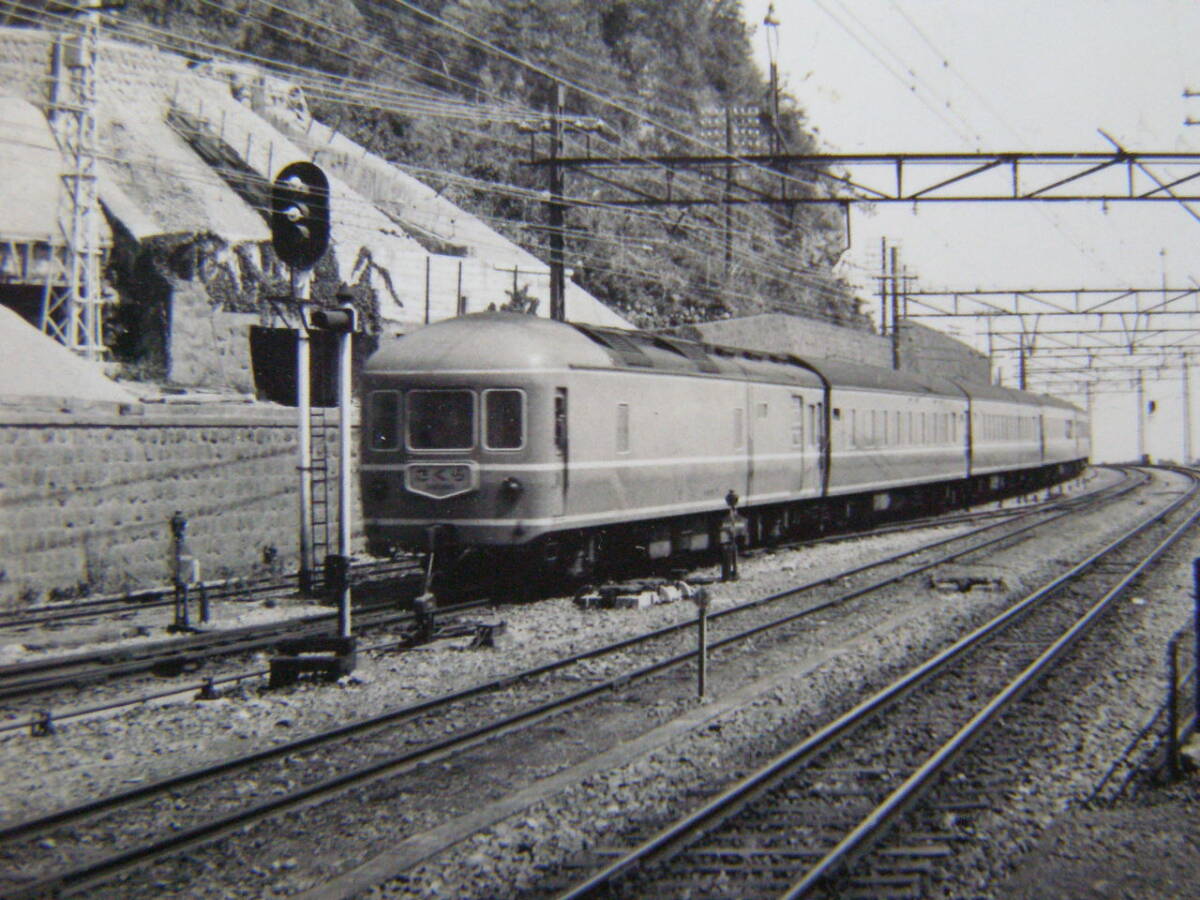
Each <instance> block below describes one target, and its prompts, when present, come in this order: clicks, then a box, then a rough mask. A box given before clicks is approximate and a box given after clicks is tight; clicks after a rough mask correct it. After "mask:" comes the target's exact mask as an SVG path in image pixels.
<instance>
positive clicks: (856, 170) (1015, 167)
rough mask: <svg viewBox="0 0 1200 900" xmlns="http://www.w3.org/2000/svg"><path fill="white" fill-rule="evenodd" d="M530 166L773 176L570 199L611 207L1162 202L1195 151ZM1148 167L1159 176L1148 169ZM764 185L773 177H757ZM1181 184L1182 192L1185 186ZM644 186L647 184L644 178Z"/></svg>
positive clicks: (1197, 172)
mask: <svg viewBox="0 0 1200 900" xmlns="http://www.w3.org/2000/svg"><path fill="white" fill-rule="evenodd" d="M528 164H529V165H532V166H551V165H557V166H561V167H562V168H564V169H573V170H602V169H607V170H612V171H641V172H642V173H643V177H644V176H645V175H649V174H652V173H657V175H658V176H662V174H663V173H664V172H665V173H667V177H669V174H670V173H672V172H679V171H692V172H701V173H704V172H706V170H713V169H720V170H721V172H722V173H723V172H724V171H725V170H727V169H733V170H735V171H738V172H742V173H748V174H747V175H746V177H747V178H750V177H752V176H753V175H755V174H757V175H769V176H772V177H773V178H774V179H775V182H776V184H775V187H774V189H773V190H766V189H760V190H762V196H759V197H756V198H751V197H738V198H733V199H728V198H726V199H722V198H706V197H698V196H670V195H669V194H667V193H666V192H665V191H655V192H654V193H655V194H656V195H658V196H657V197H656V198H655V199H648V198H646V197H644V196H642V197H628V196H623V195H620V194H617V195H615V196H612V197H606V198H603V199H599V198H595V197H592V198H570V200H571V202H583V203H602V204H604V205H611V206H618V207H620V206H650V205H664V204H668V203H669V204H671V205H676V206H689V205H706V204H719V203H733V204H750V203H776V204H789V205H790V204H819V203H826V204H828V203H847V202H854V203H918V202H922V203H929V202H943V203H946V202H953V203H967V202H1005V201H1008V202H1012V201H1040V202H1067V201H1093V202H1121V201H1141V202H1147V201H1149V202H1167V203H1178V202H1181V201H1183V202H1187V201H1200V153H1183V152H1140V151H1129V150H1124V149H1120V148H1117V149H1114V150H1112V151H1109V152H1082V153H1074V152H1028V153H1021V152H1002V153H982V152H980V153H858V154H839V153H828V154H824V153H775V154H751V155H723V154H711V155H698V156H687V155H679V154H666V155H660V156H591V155H589V156H561V157H557V158H553V157H538V158H534V159H531V160H530V161H529V163H528ZM1150 166H1154V167H1156V168H1158V169H1159V171H1161V172H1165V173H1166V174H1165V177H1159V176H1156V175H1152V174H1151V172H1150V171H1149V168H1148V167H1150ZM763 184H764V186H766V185H769V184H770V182H769V181H764V182H763ZM1181 189H1182V190H1181ZM640 190H643V191H644V190H645V184H644V183H643V184H642V185H641V187H640Z"/></svg>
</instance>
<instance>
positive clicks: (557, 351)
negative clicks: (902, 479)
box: [365, 311, 821, 387]
mask: <svg viewBox="0 0 1200 900" xmlns="http://www.w3.org/2000/svg"><path fill="white" fill-rule="evenodd" d="M571 367H574V368H601V369H612V368H618V369H629V370H635V371H636V370H639V369H640V370H646V371H656V372H664V373H677V374H684V375H715V376H720V377H725V378H735V379H754V380H765V381H776V382H782V383H785V384H796V385H805V386H812V387H818V386H820V384H821V378H820V376H819V375H817V374H816V373H815V372H814V371H813V370H812V369H811V367H809V366H807V365H806V364H805V363H803V362H802V361H800V360H798V359H796V358H795V357H786V356H780V355H777V354H767V353H755V352H753V351H748V350H736V349H733V348H728V347H714V346H711V345H707V344H699V343H696V342H695V341H688V340H684V339H682V338H675V337H669V336H661V335H655V334H649V333H647V332H640V331H625V330H622V329H617V328H602V327H598V326H593V325H584V324H575V323H572V324H567V323H563V322H555V321H551V320H549V319H543V318H539V317H536V316H529V315H525V314H522V313H510V312H495V311H493V312H484V313H472V314H471V315H467V316H460V317H458V318H456V319H446V320H443V321H441V322H436V323H434V324H432V325H429V326H427V327H425V328H421V329H419V330H417V331H414V332H411V333H410V334H407V335H405V336H404V337H402V338H400V339H399V340H395V341H390V342H385V343H382V344H381V345H380V348H379V350H377V351H376V352H375V353H374V354H372V356H371V357H370V359H369V360H368V361H367V363H366V366H365V370H366V371H367V372H369V373H379V374H386V373H389V372H429V371H445V370H447V369H451V368H452V369H472V370H476V369H478V370H492V369H500V370H507V371H521V370H536V369H549V368H571Z"/></svg>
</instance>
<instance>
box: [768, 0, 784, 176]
mask: <svg viewBox="0 0 1200 900" xmlns="http://www.w3.org/2000/svg"><path fill="white" fill-rule="evenodd" d="M763 27H764V28H765V29H766V31H767V56H768V57H769V59H770V80H771V98H770V99H771V155H772V156H775V155H778V153H779V151H780V150H781V149H782V143H783V142H782V141H781V140H780V131H779V62H778V59H779V20H778V19H777V18H775V4H774V3H771V4H769V5H768V6H767V14H766V16H765V17H764V18H763Z"/></svg>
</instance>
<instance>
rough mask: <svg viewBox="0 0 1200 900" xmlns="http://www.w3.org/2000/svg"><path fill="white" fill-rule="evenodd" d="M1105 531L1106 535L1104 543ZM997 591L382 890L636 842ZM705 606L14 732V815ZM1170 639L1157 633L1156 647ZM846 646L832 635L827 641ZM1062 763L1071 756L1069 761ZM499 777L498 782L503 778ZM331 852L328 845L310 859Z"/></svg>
mask: <svg viewBox="0 0 1200 900" xmlns="http://www.w3.org/2000/svg"><path fill="white" fill-rule="evenodd" d="M1116 518H1119V517H1117V516H1114V517H1113V519H1114V520H1115V519H1116ZM1109 527H1110V528H1111V530H1114V531H1115V530H1116V529H1117V527H1118V523H1117V522H1116V521H1113V522H1111V523H1109ZM965 529H966V526H959V527H957V528H956V529H940V530H938V531H936V532H935V530H933V529H922V530H920V531H913V532H911V533H900V534H891V535H886V536H881V537H877V538H868V539H863V540H859V541H854V542H846V543H838V544H830V545H822V546H817V547H812V548H808V549H805V550H802V551H795V552H783V553H776V554H762V555H759V556H757V557H755V558H753V559H748V560H745V561H744V562H743V566H742V575H743V580H742V581H741V582H738V583H736V584H731V585H715V586H714V587H713V588H712V595H713V603H712V608H713V609H714V610H715V609H720V608H723V607H724V606H728V605H730V604H732V603H734V602H738V601H740V600H744V599H748V598H749V597H751V596H758V595H761V594H765V593H768V592H770V591H772V590H776V589H780V588H782V587H784V586H790V585H793V584H795V583H796V582H798V581H810V580H814V579H816V578H818V577H821V576H822V575H824V574H832V573H834V572H837V571H841V570H844V569H845V568H848V567H850V566H851V565H853V564H860V563H862V562H864V561H866V560H868V559H870V558H874V557H883V556H886V555H889V554H891V553H894V552H897V551H898V550H900V549H902V548H905V547H908V546H913V545H915V544H919V543H925V542H928V541H929V540H930V539H931V537H932V535H933V534H935V533H945V534H949V533H952V532H953V531H955V530H958V531H961V530H965ZM1100 537H1101V535H1100V534H1099V530H1098V531H1097V534H1096V536H1095V539H1096V543H1099V540H1100ZM1076 543H1077V541H1076V540H1075V539H1074V538H1073V536H1071V535H1054V536H1052V537H1047V538H1045V539H1044V540H1041V541H1040V542H1039V543H1038V545H1037V546H1036V547H1028V546H1025V547H1024V549H1021V548H1018V549H1017V550H1015V551H1011V552H1010V554H1009V555H1008V556H1007V557H1006V561H1005V562H1004V563H1003V564H1002V565H996V564H994V563H993V564H992V565H991V566H989V568H990V569H997V570H999V576H1000V577H1001V578H1003V579H1004V581H1005V583H1006V584H1008V585H1009V586H1010V588H1016V587H1019V586H1021V584H1023V583H1025V581H1026V579H1027V578H1032V577H1033V575H1034V574H1036V570H1038V569H1040V568H1043V567H1044V565H1045V563H1046V562H1047V560H1053V559H1055V558H1056V557H1059V558H1063V559H1070V558H1078V556H1079V555H1080V554H1079V551H1078V549H1077V548H1075V546H1074V545H1075V544H1076ZM701 574H703V575H710V576H711V575H712V574H713V573H712V572H711V571H710V572H704V573H701ZM1182 596H1186V591H1184V592H1183V594H1182ZM996 602H997V598H996V597H995V595H994V594H989V593H988V592H986V591H972V592H970V593H966V594H962V595H960V596H948V595H945V594H942V593H940V592H937V593H932V594H930V595H929V596H927V597H925V598H917V600H916V601H914V602H913V604H912V605H911V606H909V607H907V611H905V612H902V611H900V607H899V606H898V607H897V614H896V615H894V616H891V617H888V616H886V615H884V614H879V615H877V616H876V617H875V618H874V619H873V620H872V621H873V622H874V623H875V627H874V629H873V630H868V631H867V632H866V633H864V634H862V635H860V636H859V637H858V639H857V641H858V643H857V645H855V646H848V647H844V648H840V649H838V650H837V651H836V652H835V653H833V654H832V655H831V658H830V659H828V660H826V661H825V664H824V665H823V666H821V667H820V668H817V669H814V670H812V671H810V672H808V673H806V674H804V675H803V676H801V677H799V678H793V679H789V678H787V677H786V675H785V676H780V675H778V674H776V673H773V672H771V671H770V665H769V664H768V663H769V662H773V661H768V660H765V659H764V660H763V662H762V665H761V666H760V668H762V669H763V671H761V672H760V673H759V675H760V676H761V678H762V681H763V687H764V690H763V691H762V693H761V695H759V696H757V697H756V698H755V699H753V700H750V701H747V703H746V704H745V705H744V707H743V708H742V709H741V710H740V711H739V712H737V713H736V714H730V715H725V716H721V717H720V718H718V719H716V720H714V721H712V722H711V723H710V724H708V725H707V726H706V727H705V728H703V729H701V730H700V731H699V732H698V733H696V734H694V735H692V736H690V737H689V738H688V739H687V740H685V741H680V742H678V744H671V745H668V746H667V747H664V748H662V749H660V750H658V751H655V752H653V753H650V754H648V755H645V756H644V757H641V758H638V759H636V760H633V761H631V762H628V763H626V764H624V765H621V766H618V767H616V768H613V769H611V770H609V771H606V772H604V773H602V774H598V775H595V776H592V777H590V778H588V779H585V780H583V781H581V782H580V783H579V784H578V785H577V786H575V787H573V788H571V789H569V790H567V791H565V792H563V793H562V794H561V795H559V796H558V797H555V798H552V799H551V800H548V801H545V802H542V803H538V804H534V805H533V806H530V807H529V808H528V809H526V810H524V811H522V812H521V813H519V814H517V815H514V816H512V817H511V818H509V819H506V820H505V821H503V822H501V823H500V824H498V825H496V826H495V827H493V828H491V829H489V830H487V831H485V832H484V833H482V834H480V835H479V836H477V837H475V838H472V839H470V840H468V841H466V842H464V843H462V844H461V845H460V846H458V847H456V848H454V849H452V850H450V851H448V852H446V853H443V854H442V855H441V856H439V857H437V858H435V859H433V860H431V861H430V862H429V863H428V864H426V865H425V866H423V867H420V868H418V869H416V870H413V871H412V872H410V873H409V874H408V875H407V876H406V877H405V878H403V879H397V880H395V881H393V882H391V883H389V884H388V885H386V886H385V887H384V888H381V889H379V890H378V891H376V892H375V893H378V894H380V895H386V896H429V897H444V896H456V897H471V896H479V897H484V896H486V897H499V896H508V895H510V894H512V893H513V892H514V891H516V892H519V891H530V890H534V889H535V888H536V886H537V885H539V884H540V883H542V882H543V880H544V879H545V878H546V876H547V873H548V872H549V871H550V870H552V869H554V868H555V867H556V866H558V865H560V864H561V863H562V862H564V861H565V860H568V859H569V858H570V856H571V854H573V853H575V852H576V851H578V850H580V849H583V848H585V847H595V846H597V845H604V844H606V843H609V842H612V843H614V844H618V845H621V844H624V843H626V842H627V840H628V838H627V837H625V833H628V829H629V828H630V827H631V826H632V827H633V828H635V829H636V828H638V827H644V826H645V824H646V823H653V822H654V821H656V820H657V819H659V818H661V817H663V816H666V815H668V814H670V813H673V812H675V811H677V809H678V803H679V799H680V797H683V796H688V795H692V796H695V797H699V796H701V795H703V794H705V793H708V792H710V791H711V790H713V789H714V786H715V785H717V784H719V783H720V782H721V781H722V780H724V779H727V778H728V777H730V775H732V774H736V773H737V772H739V771H743V770H745V769H746V768H748V767H749V766H750V765H751V764H752V763H753V762H755V761H757V760H758V759H760V758H761V757H762V756H763V755H764V754H766V753H767V752H769V750H770V748H771V742H772V741H776V742H777V741H779V740H782V739H783V738H785V737H787V736H790V735H791V733H792V732H794V731H795V728H796V726H795V724H794V723H795V721H796V719H797V712H798V711H799V712H801V713H803V716H802V719H803V721H811V720H812V719H814V718H819V717H820V716H821V715H822V714H824V713H827V712H828V711H829V708H830V704H832V703H835V702H836V701H837V698H839V697H842V696H844V695H846V694H847V693H848V692H849V690H850V688H852V687H853V686H854V685H858V684H863V683H869V682H870V681H871V680H872V679H873V678H875V677H876V676H877V675H878V670H879V668H880V666H881V665H884V666H885V667H886V665H888V664H891V665H897V664H899V663H900V662H902V661H903V660H905V659H907V658H909V657H911V656H913V655H914V654H915V653H916V652H918V651H919V650H922V649H924V648H926V647H928V646H933V645H937V644H938V643H940V642H942V641H944V639H945V634H946V633H947V632H948V631H949V630H953V629H956V628H959V627H961V626H962V624H963V622H964V621H966V620H969V619H972V618H973V617H977V616H979V615H982V614H983V612H984V611H985V610H986V608H988V607H989V606H991V605H994V604H995V603H996ZM1160 605H1162V606H1166V605H1168V604H1160ZM694 614H695V613H694V608H693V607H691V605H690V604H668V605H663V606H656V607H652V608H650V609H646V610H639V611H631V610H612V611H598V610H579V609H577V608H576V607H575V606H574V605H573V604H572V603H571V601H570V600H569V599H567V598H563V599H559V600H551V601H545V602H542V603H537V604H533V605H530V606H526V607H505V608H503V609H502V610H501V611H500V612H499V615H500V617H501V618H503V619H505V620H506V623H507V626H508V636H507V637H506V639H505V640H504V642H503V648H502V649H501V650H500V651H472V650H467V649H466V641H456V642H440V643H438V644H435V645H432V646H430V647H426V648H422V649H420V650H418V651H415V652H410V653H406V654H402V655H395V656H386V655H383V656H378V657H372V656H369V655H368V656H367V657H366V658H364V659H362V660H361V661H360V667H359V670H358V671H357V672H356V673H355V675H354V676H353V677H352V678H350V679H347V680H345V681H344V682H343V683H342V684H340V685H337V686H334V687H325V686H300V687H297V688H295V689H291V690H288V691H282V692H274V693H266V692H259V691H257V690H246V691H242V692H239V693H237V694H234V695H231V696H230V697H227V698H226V699H223V700H218V701H212V702H207V703H201V702H191V701H182V702H181V701H178V700H175V701H170V702H165V703H161V704H158V705H153V706H147V707H142V708H138V709H134V710H130V711H125V712H123V713H120V714H115V715H112V716H109V717H107V718H102V719H93V720H90V721H85V722H79V723H72V724H67V725H64V726H63V727H62V728H61V730H60V731H59V732H58V733H57V734H56V735H54V736H52V737H49V738H41V739H33V738H30V737H28V736H26V735H11V736H9V737H8V738H6V739H4V740H3V741H0V747H2V748H4V753H3V759H4V761H3V762H0V774H2V775H3V776H4V778H3V783H0V806H3V808H4V809H5V810H6V812H5V816H4V818H5V820H6V821H11V820H13V819H19V818H24V817H26V816H28V815H31V814H33V813H34V812H36V811H39V810H46V809H52V808H57V807H59V806H62V805H65V804H67V803H68V802H77V801H78V800H79V799H80V798H82V797H84V796H89V795H103V794H106V793H110V792H112V791H115V790H118V789H120V788H122V787H125V786H127V785H128V784H130V783H132V782H135V781H139V780H144V779H146V780H148V779H152V778H158V777H162V776H163V775H166V774H170V773H172V772H177V771H181V770H186V769H190V768H194V767H196V766H198V765H202V764H204V763H206V762H212V761H215V760H216V759H219V758H222V757H225V756H228V755H231V754H233V753H238V752H247V751H248V750H250V749H253V748H255V747H261V746H268V745H270V744H273V743H279V742H282V741H284V740H287V739H288V738H290V737H292V736H294V735H298V734H301V733H306V732H308V731H315V730H318V729H321V728H327V727H329V726H331V725H333V724H336V723H339V722H344V721H349V720H351V719H356V718H361V717H363V716H366V715H370V714H372V713H374V712H378V711H381V710H383V709H388V708H393V707H396V706H399V705H402V704H403V703H406V702H410V701H412V700H414V699H418V698H420V697H427V696H430V695H434V694H437V693H442V692H444V691H445V690H447V689H449V688H456V687H460V686H463V685H465V684H468V683H473V682H476V681H483V680H486V679H488V678H491V677H495V676H497V675H500V674H502V673H504V672H508V671H513V670H516V669H519V668H523V667H525V666H528V665H531V664H533V663H535V662H539V661H545V660H548V659H550V658H553V657H556V656H559V655H562V654H563V653H565V652H567V651H568V650H582V649H585V648H586V647H591V646H596V645H599V644H603V643H607V642H610V641H612V640H615V639H617V638H619V637H623V636H627V635H629V634H632V633H635V632H639V631H642V630H645V629H646V628H648V627H651V626H652V625H661V624H667V623H669V622H675V621H680V620H687V619H690V618H693V617H694ZM839 637H845V635H841V636H839ZM1156 639H1157V638H1156V637H1155V636H1150V637H1149V638H1147V640H1148V641H1149V642H1150V643H1153V641H1154V640H1156ZM834 640H835V638H834V636H832V635H831V636H830V643H831V644H832V643H833V642H834ZM1158 655H1159V656H1160V655H1161V654H1160V653H1159V654H1158ZM743 665H744V667H745V668H746V670H747V671H746V672H744V673H743V674H745V675H746V676H747V677H749V670H750V669H752V668H753V667H754V665H755V663H753V662H747V663H744V664H743ZM1137 678H1138V676H1137V674H1136V672H1135V673H1134V674H1131V675H1130V680H1136V679H1137ZM768 681H769V682H770V683H769V685H768V684H767V682H768ZM710 702H715V701H710ZM1095 708H1096V707H1093V709H1095ZM1126 719H1128V720H1130V721H1131V722H1132V724H1134V725H1136V724H1137V723H1138V721H1139V720H1138V719H1137V716H1136V715H1128V714H1126V715H1124V716H1123V717H1122V716H1120V715H1117V714H1114V715H1113V721H1114V722H1115V723H1116V724H1115V725H1114V727H1125V726H1126V725H1127V724H1128V723H1127V722H1126V721H1125V720H1126ZM1105 724H1106V726H1108V725H1110V724H1112V723H1109V722H1106V723H1105ZM584 737H586V735H585V736H584ZM1101 738H1102V739H1101V741H1100V743H1101V744H1102V745H1107V746H1108V747H1109V749H1111V747H1112V746H1115V745H1116V744H1117V743H1118V741H1116V740H1115V739H1114V738H1113V736H1112V734H1111V733H1110V734H1108V736H1107V738H1104V737H1103V735H1101ZM1063 765H1064V766H1069V761H1068V762H1064V763H1063ZM497 777H502V772H501V773H498V775H497ZM319 852H320V851H319V850H318V849H316V847H314V853H316V854H319ZM304 862H305V861H304V860H296V859H295V858H294V857H291V856H287V857H282V858H280V859H271V860H263V861H262V863H261V868H262V869H263V873H262V875H263V879H264V880H263V881H262V882H261V883H260V884H258V885H257V886H254V885H247V891H246V892H244V893H243V895H245V896H259V895H267V894H268V893H271V892H274V893H277V894H292V893H295V892H296V891H299V890H302V889H303V888H306V887H309V886H311V882H310V881H309V880H308V879H304V878H293V877H291V876H292V874H293V873H294V872H295V870H297V869H299V868H303V863H304ZM260 889H261V890H260Z"/></svg>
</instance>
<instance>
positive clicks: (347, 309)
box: [270, 162, 357, 686]
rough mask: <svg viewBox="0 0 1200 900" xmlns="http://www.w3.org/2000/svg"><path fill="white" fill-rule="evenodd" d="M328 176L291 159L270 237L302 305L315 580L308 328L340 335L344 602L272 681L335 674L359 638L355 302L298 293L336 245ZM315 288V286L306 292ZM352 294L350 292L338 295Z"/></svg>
mask: <svg viewBox="0 0 1200 900" xmlns="http://www.w3.org/2000/svg"><path fill="white" fill-rule="evenodd" d="M329 232H330V214H329V180H328V179H327V178H326V177H325V173H324V172H323V171H321V169H320V168H319V167H318V166H315V165H313V164H312V163H310V162H295V163H291V164H290V165H288V166H285V167H284V168H283V169H282V170H281V171H280V172H279V175H278V176H277V177H276V178H275V181H274V183H273V184H272V186H271V242H272V245H273V247H274V248H275V254H276V255H277V256H278V257H279V259H280V260H281V261H283V262H284V263H286V264H287V265H288V266H289V267H290V268H291V270H292V279H291V283H292V292H293V296H292V297H291V298H290V301H291V302H292V303H294V304H297V305H298V306H299V308H300V316H299V319H300V321H299V326H298V328H297V329H296V362H297V365H296V376H297V378H296V395H295V396H296V405H297V407H298V409H299V422H298V424H299V428H300V457H301V458H300V466H299V469H300V495H301V499H300V516H301V526H300V557H301V559H300V580H301V584H302V586H303V585H307V584H310V583H311V576H312V573H313V570H314V568H315V561H314V560H313V558H312V555H313V547H312V539H311V533H310V531H309V529H310V528H311V522H310V518H309V517H310V515H311V507H310V503H311V500H310V496H309V492H310V490H311V469H312V458H311V431H310V429H311V421H312V419H311V402H312V401H311V391H310V384H309V371H310V370H309V359H310V354H309V352H308V350H309V335H310V333H311V332H314V331H329V332H333V333H336V334H337V335H338V361H337V381H338V448H339V460H338V474H339V478H338V543H337V553H330V554H328V555H327V556H326V557H325V560H324V570H325V571H324V575H325V593H326V596H327V597H328V598H329V599H330V600H331V601H332V602H334V603H336V604H337V607H338V624H337V630H336V632H335V633H333V634H322V635H314V636H311V637H305V638H297V639H295V640H290V641H283V642H281V643H280V644H279V645H278V649H279V651H280V654H281V655H279V656H276V657H274V658H273V659H272V660H271V680H270V683H271V685H272V686H279V685H283V684H290V683H292V682H294V681H295V680H296V679H297V678H299V676H300V675H301V674H302V673H306V672H308V673H314V674H317V675H320V676H322V677H324V678H326V679H330V680H336V679H337V678H340V677H341V676H343V675H346V674H349V673H350V672H352V671H353V670H354V667H355V663H356V641H355V638H354V635H353V631H352V627H351V621H350V520H351V512H350V405H351V377H352V375H351V373H352V366H351V362H352V344H351V339H352V335H353V333H354V331H355V330H356V326H357V317H356V316H355V313H354V308H353V306H351V305H350V304H349V303H346V304H343V305H342V306H340V307H338V308H336V309H313V310H311V312H309V314H308V315H305V312H306V309H305V307H306V306H307V305H308V304H307V303H306V301H307V299H308V298H307V297H306V298H302V299H301V298H297V297H296V296H295V293H296V281H297V277H296V276H297V274H301V275H304V274H307V273H308V272H309V271H310V270H311V269H312V268H313V267H314V266H315V265H316V264H317V262H318V261H319V260H320V259H321V257H322V256H323V255H324V253H325V251H326V249H327V248H328V246H329ZM304 293H306V294H307V293H308V291H307V290H306V291H304ZM339 299H348V298H339Z"/></svg>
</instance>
